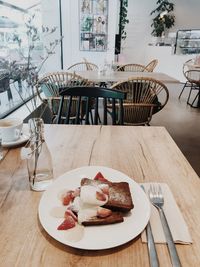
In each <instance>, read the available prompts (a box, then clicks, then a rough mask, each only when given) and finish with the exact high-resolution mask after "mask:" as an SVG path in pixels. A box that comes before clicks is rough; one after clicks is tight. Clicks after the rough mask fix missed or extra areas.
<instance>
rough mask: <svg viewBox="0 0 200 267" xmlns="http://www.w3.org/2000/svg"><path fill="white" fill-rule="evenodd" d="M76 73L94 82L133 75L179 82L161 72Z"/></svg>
mask: <svg viewBox="0 0 200 267" xmlns="http://www.w3.org/2000/svg"><path fill="white" fill-rule="evenodd" d="M76 74H78V75H80V76H82V77H84V78H86V79H88V80H92V81H94V82H120V81H124V80H127V79H128V78H133V77H134V78H136V77H148V78H153V79H156V80H159V81H161V82H163V83H179V81H178V80H177V79H175V78H173V77H171V76H169V75H167V74H164V73H161V72H129V71H113V72H110V73H107V74H106V75H102V74H99V73H98V71H77V72H76Z"/></svg>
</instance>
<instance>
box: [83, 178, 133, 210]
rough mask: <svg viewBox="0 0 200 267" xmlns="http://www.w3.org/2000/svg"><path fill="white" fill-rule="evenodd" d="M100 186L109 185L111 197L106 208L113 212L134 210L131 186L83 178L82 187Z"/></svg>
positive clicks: (109, 196) (123, 183)
mask: <svg viewBox="0 0 200 267" xmlns="http://www.w3.org/2000/svg"><path fill="white" fill-rule="evenodd" d="M100 184H108V186H109V195H108V201H107V203H106V204H105V205H104V207H105V208H108V209H111V210H112V211H120V212H128V211H130V210H131V209H133V207H134V205H133V201H132V197H131V192H130V188H129V184H128V183H127V182H118V183H117V182H114V183H113V182H110V181H103V182H102V181H99V180H92V179H89V178H83V179H82V180H81V186H83V185H93V186H98V185H100Z"/></svg>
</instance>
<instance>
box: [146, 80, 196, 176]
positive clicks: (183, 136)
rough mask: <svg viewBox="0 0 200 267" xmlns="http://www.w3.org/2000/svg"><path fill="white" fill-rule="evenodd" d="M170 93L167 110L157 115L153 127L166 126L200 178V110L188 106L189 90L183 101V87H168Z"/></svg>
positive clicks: (185, 92)
mask: <svg viewBox="0 0 200 267" xmlns="http://www.w3.org/2000/svg"><path fill="white" fill-rule="evenodd" d="M167 87H168V89H169V93H170V97H169V101H168V103H167V105H166V106H165V108H164V109H163V110H162V111H160V112H159V113H158V114H155V115H154V117H153V119H152V121H151V125H160V126H165V127H166V129H167V130H168V132H169V133H170V134H171V136H172V138H173V139H174V141H175V142H176V143H177V145H178V146H179V148H180V149H181V151H182V152H183V154H184V155H185V157H186V158H187V160H188V161H189V162H190V164H191V165H192V167H193V168H194V169H195V171H196V172H197V174H198V175H199V176H200V109H198V108H191V107H190V106H189V105H187V104H186V101H187V96H188V93H189V88H187V89H185V91H184V93H183V95H182V96H181V99H180V100H179V99H178V95H179V93H180V91H181V88H182V85H174V84H170V85H169V84H168V85H167Z"/></svg>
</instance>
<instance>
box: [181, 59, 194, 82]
mask: <svg viewBox="0 0 200 267" xmlns="http://www.w3.org/2000/svg"><path fill="white" fill-rule="evenodd" d="M193 65H194V59H193V58H192V59H189V60H187V61H186V62H184V63H183V75H184V76H185V78H186V79H187V77H186V75H185V73H186V72H187V71H188V70H192V69H195V68H194V67H192V66H193Z"/></svg>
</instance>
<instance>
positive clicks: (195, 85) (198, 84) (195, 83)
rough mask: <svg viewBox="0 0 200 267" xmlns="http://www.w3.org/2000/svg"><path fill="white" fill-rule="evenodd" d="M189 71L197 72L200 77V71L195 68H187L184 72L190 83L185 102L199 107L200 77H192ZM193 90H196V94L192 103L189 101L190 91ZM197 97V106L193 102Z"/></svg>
mask: <svg viewBox="0 0 200 267" xmlns="http://www.w3.org/2000/svg"><path fill="white" fill-rule="evenodd" d="M191 73H197V74H198V76H199V77H200V71H199V70H197V69H196V70H195V69H193V70H188V71H186V72H185V75H186V77H187V79H188V83H190V91H189V95H188V99H187V104H188V105H190V106H191V107H193V108H199V107H200V79H195V78H194V77H192V76H191ZM190 76H191V77H190ZM193 90H196V91H198V92H197V94H196V96H195V97H194V99H193V101H192V103H190V97H191V93H192V91H193ZM197 98H198V103H197V106H194V103H195V101H196V99H197Z"/></svg>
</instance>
